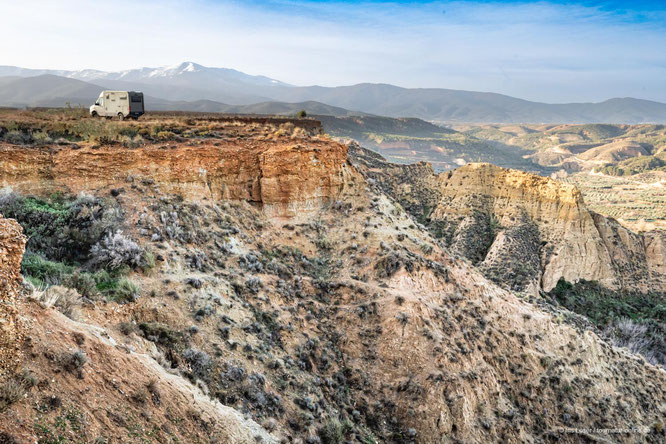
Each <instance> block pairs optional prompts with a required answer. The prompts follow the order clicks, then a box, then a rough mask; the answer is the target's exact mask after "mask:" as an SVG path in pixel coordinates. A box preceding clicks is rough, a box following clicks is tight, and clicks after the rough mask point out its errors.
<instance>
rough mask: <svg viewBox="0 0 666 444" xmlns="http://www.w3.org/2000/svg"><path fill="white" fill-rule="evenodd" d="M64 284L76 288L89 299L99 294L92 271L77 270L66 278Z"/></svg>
mask: <svg viewBox="0 0 666 444" xmlns="http://www.w3.org/2000/svg"><path fill="white" fill-rule="evenodd" d="M64 284H65V285H66V286H68V287H70V288H74V289H76V291H78V292H79V294H80V295H81V296H83V297H86V298H88V299H94V298H95V297H96V296H98V295H99V290H98V289H97V282H96V281H95V277H94V276H93V275H92V274H91V273H86V272H80V271H75V272H74V273H73V274H72V275H71V276H69V277H68V278H67V279H65V282H64Z"/></svg>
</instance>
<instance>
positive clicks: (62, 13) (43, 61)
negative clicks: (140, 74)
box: [0, 0, 666, 102]
mask: <svg viewBox="0 0 666 444" xmlns="http://www.w3.org/2000/svg"><path fill="white" fill-rule="evenodd" d="M260 3H261V4H260ZM0 17H3V21H2V23H3V26H0V42H1V43H0V45H2V47H1V49H0V64H7V65H19V66H24V67H33V68H60V69H82V68H96V69H103V70H120V69H128V68H135V67H139V66H162V65H169V64H175V63H178V62H181V61H185V60H192V61H195V62H198V63H201V64H204V65H208V66H224V67H230V68H235V69H239V70H241V71H245V72H248V73H250V74H263V75H268V76H270V77H274V78H277V79H280V80H283V81H286V82H289V83H294V84H315V83H316V84H323V85H341V84H350V83H358V82H386V83H394V84H399V85H403V86H411V87H446V88H454V89H468V90H484V91H495V92H501V93H505V94H510V95H515V96H518V97H524V98H528V99H534V100H546V101H555V102H557V101H572V100H601V99H604V98H608V97H613V96H630V95H631V96H637V97H642V98H648V99H655V100H662V101H666V88H665V87H664V86H663V78H664V75H665V74H666V52H665V51H662V50H661V49H662V48H664V47H666V32H664V25H663V23H664V20H663V19H664V16H663V14H662V13H659V12H652V13H649V14H647V15H646V16H644V17H642V18H641V19H640V20H637V19H636V17H635V16H634V15H631V14H617V13H612V12H608V11H603V10H600V9H597V8H589V7H582V6H561V5H553V4H548V3H538V4H534V3H532V4H526V3H519V4H516V5H501V4H474V3H465V2H445V3H429V4H423V5H411V6H405V5H395V4H394V5H387V4H377V3H368V4H353V3H344V4H331V3H327V2H313V3H309V2H299V1H273V2H223V1H218V2H211V1H203V0H187V1H175V0H165V1H156V0H148V1H143V2H138V1H136V0H131V1H130V0H114V1H113V2H97V1H83V0H69V1H68V0H64V1H59V2H53V1H45V0H41V1H40V0H23V1H21V2H16V1H11V0H0Z"/></svg>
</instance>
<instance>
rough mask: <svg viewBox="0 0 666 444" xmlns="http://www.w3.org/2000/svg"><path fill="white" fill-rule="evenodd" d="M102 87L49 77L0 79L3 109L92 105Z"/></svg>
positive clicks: (45, 75) (0, 96)
mask: <svg viewBox="0 0 666 444" xmlns="http://www.w3.org/2000/svg"><path fill="white" fill-rule="evenodd" d="M102 89H103V88H102V87H100V86H97V85H92V84H90V83H87V82H82V81H80V80H74V79H68V78H64V77H59V76H55V75H51V74H44V75H40V76H37V77H27V78H21V77H0V105H2V106H56V107H62V106H65V104H66V102H69V103H71V104H72V105H77V104H82V105H86V106H89V105H91V104H92V103H93V102H94V101H95V99H96V98H97V96H99V93H100V91H101V90H102Z"/></svg>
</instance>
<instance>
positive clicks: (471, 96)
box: [0, 62, 666, 124]
mask: <svg viewBox="0 0 666 444" xmlns="http://www.w3.org/2000/svg"><path fill="white" fill-rule="evenodd" d="M44 74H47V75H55V76H59V77H64V78H68V79H74V80H79V81H87V82H93V83H95V82H98V83H104V85H106V86H107V87H110V88H118V89H136V90H141V91H143V92H144V93H146V94H147V95H152V96H155V97H159V98H160V99H162V100H166V101H186V102H190V101H197V100H204V99H206V100H212V101H216V102H223V103H229V104H232V105H251V104H257V103H261V102H290V103H298V102H308V101H315V102H321V103H325V104H327V105H330V106H335V107H338V108H344V109H347V110H353V111H359V112H363V113H369V114H376V115H383V116H388V117H416V118H421V119H424V120H430V121H434V122H439V123H443V122H451V123H456V122H458V123H472V122H485V123H631V124H636V123H666V104H664V103H661V102H656V101H652V100H645V99H637V98H627V97H624V98H623V97H615V98H610V99H607V100H604V101H602V102H596V103H595V102H584V103H555V104H553V103H541V102H535V101H529V100H525V99H520V98H515V97H511V96H507V95H504V94H499V93H493V92H479V91H464V90H454V89H445V88H403V87H399V86H395V85H390V84H386V83H359V84H355V85H348V86H336V87H325V86H317V85H315V86H294V85H290V84H287V83H284V82H280V81H279V80H276V79H271V78H269V77H266V76H256V75H249V74H245V73H242V72H240V71H237V70H234V69H229V68H210V67H205V66H203V65H199V64H196V63H194V62H183V63H180V64H176V65H172V66H165V67H160V68H139V69H133V70H125V71H118V72H104V71H99V70H92V69H87V70H81V71H66V70H38V69H26V68H20V67H15V66H0V77H5V76H17V77H22V78H31V77H35V76H39V75H44ZM0 85H1V83H0ZM3 88H6V86H4V87H3ZM0 104H3V105H6V102H0Z"/></svg>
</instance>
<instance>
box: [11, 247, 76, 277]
mask: <svg viewBox="0 0 666 444" xmlns="http://www.w3.org/2000/svg"><path fill="white" fill-rule="evenodd" d="M21 272H22V273H23V274H24V275H27V276H30V277H31V278H33V279H34V280H36V281H37V282H39V283H40V284H46V285H60V284H63V283H64V282H65V281H66V280H67V278H69V277H70V275H71V274H72V273H73V272H74V267H73V266H70V265H65V264H63V263H62V262H54V261H49V260H46V259H44V258H43V257H41V256H40V255H38V254H35V253H26V254H25V255H24V256H23V262H22V263H21Z"/></svg>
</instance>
